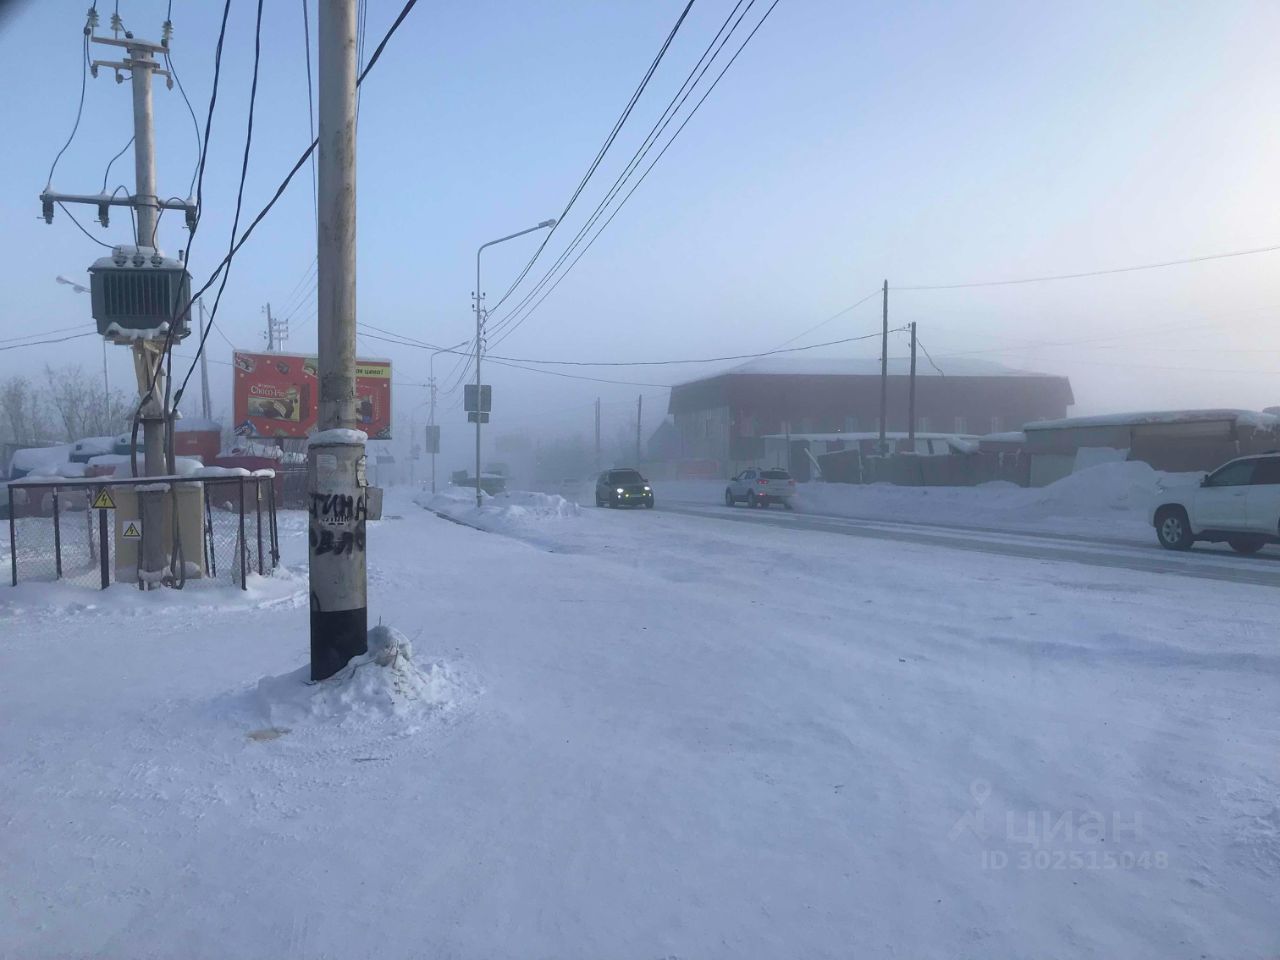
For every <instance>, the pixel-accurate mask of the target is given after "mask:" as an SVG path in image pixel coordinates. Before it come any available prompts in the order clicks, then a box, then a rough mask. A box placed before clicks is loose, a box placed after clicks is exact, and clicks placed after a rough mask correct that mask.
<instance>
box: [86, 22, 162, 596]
mask: <svg viewBox="0 0 1280 960" xmlns="http://www.w3.org/2000/svg"><path fill="white" fill-rule="evenodd" d="M99 42H101V43H116V44H121V45H123V46H125V50H126V52H127V53H128V55H129V59H128V60H126V61H125V63H126V64H127V65H128V67H129V74H130V77H131V80H132V86H133V172H134V191H133V194H134V201H135V207H134V211H135V212H136V214H137V218H138V221H137V222H138V238H137V239H138V246H139V247H150V248H152V250H153V251H154V250H155V248H156V230H157V228H158V226H159V223H160V211H159V209H157V207H156V200H157V197H156V134H155V123H154V119H155V118H154V115H153V113H152V110H151V75H152V73H153V72H154V71H155V70H156V69H157V68H158V64H157V62H156V59H155V56H154V55H153V54H155V53H157V52H159V50H160V49H161V48H159V47H157V46H156V45H154V44H149V43H146V42H145V41H138V42H134V41H132V40H130V39H126V41H124V42H123V43H122V42H121V41H120V40H115V39H113V40H112V41H108V40H106V39H105V38H103V39H102V40H100V41H99ZM133 351H134V353H133V362H134V369H135V371H136V373H137V375H138V384H139V390H145V389H146V387H147V385H148V384H150V383H152V382H153V380H154V384H155V387H154V389H153V390H152V391H151V395H150V397H149V398H148V399H147V402H146V403H144V404H143V405H142V408H141V410H140V411H139V413H140V419H141V420H142V444H143V463H144V468H143V469H144V472H145V473H146V475H147V476H148V477H156V476H162V475H164V474H165V473H167V472H168V462H167V458H166V457H165V449H166V444H165V434H166V429H167V427H168V422H167V418H166V411H165V408H164V396H165V392H166V389H165V388H166V385H165V374H164V369H163V367H162V364H163V362H164V350H163V344H162V343H161V342H159V341H142V342H140V343H138V344H136V345H135V346H134V348H133ZM153 374H154V377H153ZM138 499H139V501H140V504H141V507H140V511H141V513H142V554H143V557H142V562H143V564H144V565H145V567H146V569H147V571H148V572H149V573H151V574H155V573H158V572H159V571H161V570H163V569H164V567H165V560H166V552H165V544H164V537H163V536H162V535H161V534H160V531H161V530H162V529H163V527H164V498H163V497H162V496H156V495H155V494H144V495H142V496H140V497H139V498H138ZM139 579H143V578H142V577H141V576H139ZM143 582H144V583H147V584H148V585H149V584H150V583H151V581H150V580H144V581H143Z"/></svg>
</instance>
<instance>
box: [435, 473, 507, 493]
mask: <svg viewBox="0 0 1280 960" xmlns="http://www.w3.org/2000/svg"><path fill="white" fill-rule="evenodd" d="M449 482H450V483H451V484H453V485H454V486H455V487H470V488H471V489H472V490H474V489H475V488H476V478H475V477H474V476H473V475H471V474H469V473H467V471H465V470H455V471H454V472H453V473H452V474H450V477H449ZM480 489H481V490H483V491H484V492H485V493H487V494H489V496H491V497H496V496H497V495H498V494H500V493H505V492H506V489H507V478H506V477H504V476H502V475H501V474H499V473H482V474H480Z"/></svg>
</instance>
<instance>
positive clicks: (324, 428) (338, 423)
mask: <svg viewBox="0 0 1280 960" xmlns="http://www.w3.org/2000/svg"><path fill="white" fill-rule="evenodd" d="M319 8H320V9H319V53H320V69H319V73H320V81H319V87H320V96H319V99H320V111H319V112H320V135H319V141H320V143H319V163H318V166H319V201H318V203H319V224H318V230H317V267H316V275H317V290H318V295H317V306H318V316H317V327H318V337H317V345H318V347H319V349H318V358H317V366H318V373H319V380H320V403H319V412H318V418H317V428H318V431H319V432H317V433H316V434H314V435H313V436H312V437H311V441H310V443H308V445H307V492H308V493H309V494H310V497H309V510H310V530H309V537H308V541H309V549H308V554H307V557H308V566H309V574H310V583H311V679H312V680H324V679H326V678H328V677H331V676H333V675H334V674H335V673H337V672H338V671H339V670H341V669H342V668H343V667H344V666H346V664H347V661H349V660H350V659H351V658H352V657H354V656H358V655H360V654H362V653H365V652H367V651H368V649H369V638H368V599H367V596H368V594H367V580H366V576H367V571H366V564H365V520H366V518H367V517H368V501H367V493H368V490H367V488H368V481H367V478H366V475H365V441H364V435H363V434H362V433H360V432H358V431H357V430H356V0H321V2H320V3H319Z"/></svg>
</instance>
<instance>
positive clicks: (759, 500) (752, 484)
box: [724, 467, 796, 510]
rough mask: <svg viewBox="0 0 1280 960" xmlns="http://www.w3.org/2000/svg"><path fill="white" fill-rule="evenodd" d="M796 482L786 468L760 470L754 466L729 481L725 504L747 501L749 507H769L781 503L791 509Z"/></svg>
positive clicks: (730, 505) (727, 505) (725, 491)
mask: <svg viewBox="0 0 1280 960" xmlns="http://www.w3.org/2000/svg"><path fill="white" fill-rule="evenodd" d="M795 492H796V482H795V481H794V480H793V479H791V474H789V473H787V471H785V470H777V469H774V470H760V469H757V468H754V467H753V468H752V469H750V470H743V471H742V472H741V473H740V474H738V475H737V476H736V477H733V478H732V479H731V480H730V481H729V485H728V486H727V487H725V488H724V505H725V506H726V507H732V506H733V505H734V504H735V503H739V502H742V503H745V504H746V505H747V506H748V507H767V506H769V504H771V503H780V504H782V505H783V506H784V507H786V508H787V509H788V510H790V509H791V498H792V497H793V496H795Z"/></svg>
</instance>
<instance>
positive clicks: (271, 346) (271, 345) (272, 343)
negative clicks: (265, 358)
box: [262, 303, 276, 353]
mask: <svg viewBox="0 0 1280 960" xmlns="http://www.w3.org/2000/svg"><path fill="white" fill-rule="evenodd" d="M262 309H263V310H265V311H266V314H267V352H268V353H271V352H272V351H274V350H275V348H276V325H275V324H274V323H273V322H272V321H271V304H270V303H268V304H267V305H266V306H265V307H263V308H262Z"/></svg>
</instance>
